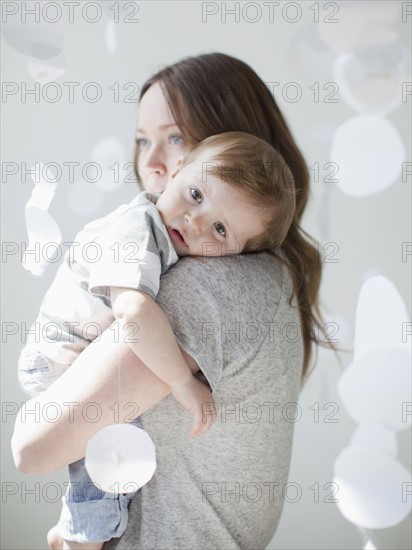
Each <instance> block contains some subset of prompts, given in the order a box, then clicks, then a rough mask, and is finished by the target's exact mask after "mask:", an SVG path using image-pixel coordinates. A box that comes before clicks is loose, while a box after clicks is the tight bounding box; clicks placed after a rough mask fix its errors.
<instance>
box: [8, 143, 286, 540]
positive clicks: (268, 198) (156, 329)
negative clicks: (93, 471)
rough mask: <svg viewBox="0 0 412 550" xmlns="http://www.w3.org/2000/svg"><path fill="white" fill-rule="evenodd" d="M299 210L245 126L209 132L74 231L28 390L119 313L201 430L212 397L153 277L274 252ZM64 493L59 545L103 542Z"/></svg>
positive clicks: (274, 160) (50, 298) (277, 166)
mask: <svg viewBox="0 0 412 550" xmlns="http://www.w3.org/2000/svg"><path fill="white" fill-rule="evenodd" d="M294 211H295V185H294V181H293V177H292V174H291V172H290V170H289V168H288V167H287V166H286V164H285V161H284V159H283V157H282V156H281V155H280V154H279V153H278V152H277V151H275V150H274V149H273V148H272V147H271V146H270V145H269V144H267V143H266V142H264V141H263V140H261V139H259V138H257V137H254V136H252V135H249V134H245V133H242V132H228V133H224V134H219V135H217V136H212V137H209V138H207V139H205V140H204V141H202V142H201V143H199V144H198V145H196V146H195V147H194V148H193V149H192V150H191V151H190V152H189V153H188V154H187V156H186V157H185V158H180V159H179V161H178V163H177V166H176V169H175V170H174V172H173V173H172V175H171V177H170V179H169V181H168V183H167V185H166V188H165V190H164V191H163V193H161V194H160V195H153V194H150V193H148V192H142V193H140V194H139V195H137V197H136V198H135V199H134V200H132V202H131V203H130V204H128V205H123V206H120V207H119V208H117V209H116V210H115V211H114V212H112V213H111V214H109V215H108V216H106V217H104V218H101V219H99V220H96V221H94V222H91V223H89V224H87V225H86V226H85V228H84V229H83V230H82V231H81V232H80V233H78V235H77V236H76V238H75V242H74V243H73V245H72V246H71V248H70V250H69V251H68V253H67V254H66V256H65V258H64V261H63V263H62V265H61V266H60V268H59V269H58V271H57V274H56V277H55V279H54V281H53V283H52V285H51V287H50V289H49V290H48V292H47V294H46V296H45V297H44V300H43V302H42V304H41V308H40V313H39V316H38V318H37V320H36V323H35V325H37V326H36V330H33V331H31V333H30V340H29V341H28V343H27V345H26V347H25V348H24V349H23V351H22V353H21V355H20V359H19V366H18V372H19V381H20V383H21V385H22V387H23V389H24V390H25V392H26V393H28V394H29V395H30V396H34V395H36V394H38V393H39V392H42V391H44V390H46V389H47V387H48V386H49V385H50V384H51V383H52V382H53V381H54V380H56V379H57V378H58V377H59V376H60V375H61V374H63V373H64V371H65V370H66V369H67V368H69V366H70V364H71V363H73V361H74V360H75V359H76V357H77V356H78V355H79V353H81V351H83V349H84V348H85V347H86V346H87V345H88V344H89V343H90V342H91V341H93V339H95V338H96V337H97V336H98V335H99V334H100V332H101V331H103V330H105V329H107V328H108V327H109V326H110V325H111V324H112V323H113V321H114V320H117V321H118V322H119V323H121V324H123V325H124V326H125V327H126V328H128V332H129V335H130V338H129V339H128V343H129V345H130V347H131V348H132V350H133V351H134V353H135V354H136V355H137V356H138V357H139V359H140V360H141V361H142V362H143V363H144V364H145V365H146V366H147V368H149V369H150V370H151V371H152V372H153V373H154V374H155V375H156V376H158V377H159V378H160V379H161V380H163V381H164V382H166V383H167V384H168V385H169V386H170V388H171V393H172V395H173V396H174V398H175V399H176V400H177V401H178V402H179V403H180V404H181V405H182V406H183V407H184V408H186V409H187V410H188V411H189V412H190V414H191V415H193V417H194V418H193V425H192V428H191V431H190V435H199V434H201V433H204V432H205V431H207V429H209V428H210V426H211V425H212V424H213V422H214V420H215V418H216V415H215V414H207V415H204V414H203V412H204V411H203V406H204V404H206V403H207V404H209V407H208V411H210V404H213V403H214V400H213V397H212V394H211V392H210V391H209V389H208V388H207V387H206V385H204V384H203V383H202V382H200V380H198V379H197V378H195V377H194V376H193V374H192V372H191V370H190V368H189V366H188V364H187V363H186V361H185V359H184V357H183V355H182V352H181V350H180V348H179V346H178V344H177V342H176V339H175V337H174V334H173V331H172V329H171V326H170V324H169V321H168V319H167V317H166V315H165V314H164V313H163V311H162V309H161V308H160V307H159V306H158V305H157V304H156V301H155V300H156V296H157V293H158V290H159V282H160V276H161V275H163V274H164V273H165V272H166V271H167V270H168V269H169V268H170V267H172V266H173V264H174V263H176V262H177V260H178V258H179V257H182V256H203V257H218V256H226V255H232V254H240V253H242V252H243V253H246V252H254V251H259V250H267V251H269V252H270V251H272V252H273V251H275V249H276V248H277V247H279V246H280V245H281V244H282V242H283V240H284V238H285V237H286V234H287V232H288V230H289V227H290V224H291V222H292V218H293V215H294ZM211 284H213V283H212V282H211ZM39 327H40V330H39ZM71 482H72V479H71ZM93 498H95V495H93ZM69 500H70V499H64V507H67V509H66V510H63V511H64V517H65V518H66V520H65V522H64V524H63V523H62V522H60V523H59V526H58V528H59V529H60V536H61V537H62V538H63V539H64V540H65V542H64V545H63V546H62V547H63V548H102V546H103V541H105V540H109V539H110V538H111V537H112V536H113V535H108V534H107V533H106V532H104V524H105V522H104V521H102V518H100V521H99V525H101V526H102V532H101V533H97V532H96V527H95V526H93V528H90V531H89V533H87V530H88V529H85V528H84V526H83V527H82V528H81V529H80V528H79V529H78V530H77V533H76V521H75V519H73V520H72V521H71V522H69V523H71V524H72V525H71V530H70V532H67V531H65V527H64V525H67V517H68V515H69V516H70V517H72V518H75V517H78V516H79V514H78V512H77V513H76V512H73V514H72V511H71V510H70V506H74V507H75V506H76V504H77V503H76V502H70V501H69ZM112 501H113V505H116V501H115V499H112ZM95 503H96V500H94V501H93V502H92V501H91V500H90V501H89V505H90V509H89V510H90V511H88V512H85V513H86V514H87V516H88V521H89V522H90V523H93V513H94V508H93V506H95ZM81 504H82V510H85V508H84V502H82V503H81ZM126 512H127V510H126ZM71 514H72V515H71ZM62 516H63V513H62ZM122 525H124V527H123V529H122V532H123V530H124V528H125V522H123V521H122ZM62 531H64V532H62ZM122 532H116V535H115V536H116V537H120V536H121V534H122ZM91 533H92V534H91Z"/></svg>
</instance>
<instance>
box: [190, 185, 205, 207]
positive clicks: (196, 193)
mask: <svg viewBox="0 0 412 550" xmlns="http://www.w3.org/2000/svg"><path fill="white" fill-rule="evenodd" d="M190 195H191V196H192V198H193V199H195V201H196V202H197V203H198V204H201V203H202V200H203V195H202V193H201V192H200V191H198V190H197V189H196V188H195V187H191V188H190Z"/></svg>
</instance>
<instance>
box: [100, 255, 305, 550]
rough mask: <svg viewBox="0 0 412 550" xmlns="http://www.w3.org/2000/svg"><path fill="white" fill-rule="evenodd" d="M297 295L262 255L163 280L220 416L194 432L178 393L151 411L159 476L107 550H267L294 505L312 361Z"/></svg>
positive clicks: (174, 272)
mask: <svg viewBox="0 0 412 550" xmlns="http://www.w3.org/2000/svg"><path fill="white" fill-rule="evenodd" d="M291 290H292V286H291V279H290V276H289V274H288V271H287V269H286V268H285V267H284V266H283V265H282V264H281V262H279V261H278V260H276V259H273V258H272V257H271V256H269V255H268V254H263V253H261V254H250V255H243V256H231V257H226V258H213V259H211V258H208V259H207V260H203V261H202V260H200V259H195V258H183V259H182V260H180V261H179V262H178V263H177V264H176V265H175V266H173V267H172V268H171V269H170V270H169V271H168V272H167V273H166V274H165V275H164V276H162V278H161V287H160V293H159V295H158V299H157V301H158V303H159V304H160V306H161V307H162V308H163V310H164V311H165V312H166V314H167V315H168V317H169V320H170V322H171V324H172V327H173V330H174V333H175V335H176V337H177V339H178V341H179V343H180V345H181V346H182V348H183V349H184V350H185V351H187V352H188V353H189V354H190V355H192V356H193V357H194V358H195V359H196V361H197V362H198V364H199V366H200V368H201V371H202V373H203V374H201V373H198V376H199V378H200V379H202V380H204V381H206V380H207V382H208V383H209V384H210V386H211V388H212V392H213V396H214V399H215V401H216V404H217V407H218V417H217V421H216V422H215V424H214V425H213V426H212V428H211V429H210V430H209V431H208V432H207V433H206V434H204V435H201V436H199V437H190V436H189V435H188V431H189V429H190V427H191V424H192V418H191V416H190V414H189V413H188V412H187V411H185V410H184V409H183V408H182V407H181V406H180V405H179V403H177V402H176V401H175V400H174V399H173V398H172V397H171V396H170V395H169V396H167V397H166V398H164V399H163V400H162V401H161V402H160V403H158V404H157V405H155V406H154V407H152V408H151V409H150V410H149V411H147V412H146V413H144V414H143V415H142V416H141V421H142V425H143V428H144V429H145V430H146V431H147V432H148V433H149V434H150V436H151V437H152V439H153V441H154V443H155V446H156V455H157V469H156V472H155V474H154V476H153V478H152V479H151V481H150V482H149V483H148V484H147V485H145V486H144V487H143V488H142V489H141V490H140V491H139V492H138V493H137V495H136V496H135V498H134V499H133V500H132V502H131V504H130V512H129V523H128V526H127V529H126V531H125V533H124V535H123V537H122V538H121V539H113V540H112V541H110V542H108V543H107V544H106V545H105V546H104V548H105V550H107V549H113V548H117V549H139V550H161V549H167V550H185V549H187V550H189V549H190V550H207V549H211V550H212V549H213V550H215V549H219V550H231V549H245V550H246V549H247V550H250V549H254V550H255V549H260V548H262V549H263V548H265V547H266V546H267V544H268V543H269V541H270V540H271V538H272V536H273V534H274V532H275V530H276V527H277V524H278V521H279V517H280V514H281V510H282V506H283V496H282V489H283V488H284V485H285V484H286V483H287V477H288V472H289V462H290V456H291V449H292V437H293V427H294V420H295V413H296V408H295V403H296V401H297V399H298V394H299V390H300V379H301V372H302V364H303V342H302V338H301V332H300V326H301V325H300V318H299V312H298V309H297V308H296V307H291V306H290V305H289V298H290V295H291ZM293 305H294V306H295V305H296V301H295V300H294V301H293ZM203 375H204V377H205V378H204V377H203Z"/></svg>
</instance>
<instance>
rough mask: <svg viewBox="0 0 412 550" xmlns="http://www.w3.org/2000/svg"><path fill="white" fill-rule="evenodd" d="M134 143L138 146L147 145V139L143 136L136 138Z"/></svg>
mask: <svg viewBox="0 0 412 550" xmlns="http://www.w3.org/2000/svg"><path fill="white" fill-rule="evenodd" d="M136 143H137V145H138V146H139V147H144V146H145V145H147V139H145V138H136Z"/></svg>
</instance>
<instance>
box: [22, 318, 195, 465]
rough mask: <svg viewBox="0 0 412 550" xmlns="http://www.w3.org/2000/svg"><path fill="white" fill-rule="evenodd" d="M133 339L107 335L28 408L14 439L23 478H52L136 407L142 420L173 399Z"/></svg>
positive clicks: (191, 363)
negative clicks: (131, 344)
mask: <svg viewBox="0 0 412 550" xmlns="http://www.w3.org/2000/svg"><path fill="white" fill-rule="evenodd" d="M115 335H116V336H117V335H118V338H115ZM127 338H128V333H127V332H124V331H123V330H122V329H121V327H119V331H118V332H117V333H116V331H113V330H112V329H111V328H109V329H107V330H106V331H105V332H104V333H103V334H102V335H101V338H100V339H99V340H98V341H96V342H93V343H92V344H90V345H89V346H88V347H87V348H86V349H85V350H84V351H83V352H82V354H81V355H80V356H79V357H78V359H76V361H75V362H74V363H73V364H72V365H71V367H70V368H69V369H68V370H67V371H66V372H65V373H64V374H63V375H62V376H61V377H60V378H59V379H58V380H57V381H56V382H55V383H54V384H53V385H52V386H50V388H49V389H48V390H47V391H46V392H44V393H43V394H41V395H40V396H38V397H35V398H33V399H30V400H29V401H28V402H27V403H25V405H23V407H22V409H21V411H20V413H19V414H18V416H17V419H16V425H15V430H14V435H13V439H12V451H13V456H14V461H15V463H16V466H17V467H18V468H19V469H20V470H21V471H22V472H25V473H37V474H43V473H48V472H52V471H55V470H58V469H60V468H62V467H63V466H65V465H66V464H69V463H71V462H74V461H76V460H78V459H80V458H82V457H84V456H85V452H86V445H87V442H88V440H89V439H90V438H91V437H92V436H93V435H94V434H96V433H97V432H98V431H99V430H101V429H102V428H104V427H106V426H109V425H110V424H113V423H115V422H116V421H117V417H118V418H119V420H118V421H120V422H123V421H124V420H130V412H131V405H130V404H133V406H135V408H136V411H135V415H134V416H135V417H137V416H139V415H140V414H142V413H144V412H145V411H147V410H148V409H150V408H151V407H152V406H153V405H155V404H156V403H158V402H159V401H161V400H162V399H163V398H164V397H165V396H166V395H168V394H169V393H170V387H169V386H168V385H167V384H165V382H163V381H162V380H160V379H159V378H158V377H157V376H156V375H155V374H153V373H152V372H151V371H150V370H149V369H148V368H147V367H146V366H145V365H144V364H143V363H142V362H141V361H140V360H139V359H138V358H137V357H136V355H135V354H134V353H133V351H132V350H131V349H130V347H129V344H128V343H127ZM115 340H116V341H115ZM185 358H186V360H188V363H189V366H190V368H191V370H192V372H196V371H197V370H199V368H198V365H197V363H196V362H195V361H194V360H193V359H192V358H191V357H190V356H188V355H187V354H185ZM30 411H33V412H30ZM96 417H97V418H96Z"/></svg>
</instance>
